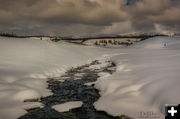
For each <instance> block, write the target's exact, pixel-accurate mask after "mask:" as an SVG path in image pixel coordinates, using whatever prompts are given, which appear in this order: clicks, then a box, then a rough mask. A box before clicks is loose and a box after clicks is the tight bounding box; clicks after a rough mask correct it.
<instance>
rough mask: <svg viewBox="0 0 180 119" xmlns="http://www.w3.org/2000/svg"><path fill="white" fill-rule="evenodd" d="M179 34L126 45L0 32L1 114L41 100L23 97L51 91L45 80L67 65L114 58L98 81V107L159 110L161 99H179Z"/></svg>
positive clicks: (13, 114) (5, 116)
mask: <svg viewBox="0 0 180 119" xmlns="http://www.w3.org/2000/svg"><path fill="white" fill-rule="evenodd" d="M179 53H180V38H179V37H155V38H151V39H148V40H145V41H142V42H139V43H136V44H134V45H132V46H130V47H127V48H125V47H123V48H120V47H119V48H116V49H115V48H102V47H101V48H100V47H95V46H82V45H75V44H70V43H65V42H51V41H49V40H39V39H36V38H21V39H15V38H5V37H0V117H1V118H2V119H15V118H17V117H19V116H21V115H23V114H25V113H26V111H25V110H24V109H27V108H29V107H34V106H36V105H39V106H43V105H42V104H39V103H23V101H24V100H26V99H32V98H39V97H41V96H47V95H50V94H51V92H50V91H49V90H47V89H46V87H47V84H46V81H47V79H48V78H51V77H58V76H60V75H61V74H62V73H63V72H65V71H66V69H68V68H71V67H75V66H78V65H82V64H86V63H88V62H89V61H92V60H95V59H98V60H101V59H107V58H108V59H109V60H111V61H113V62H115V63H116V65H117V71H116V72H115V73H114V74H113V75H106V74H103V73H102V74H99V75H100V76H102V77H101V78H99V80H98V81H97V82H96V85H95V86H96V87H97V88H98V89H100V93H101V96H102V97H101V98H100V99H99V100H98V101H97V102H96V103H95V104H94V105H95V107H96V109H99V110H105V111H107V112H108V113H110V114H112V115H121V114H126V115H129V116H136V115H138V114H139V112H141V111H143V112H148V111H150V112H154V113H160V115H161V116H163V110H164V104H166V103H168V104H169V103H170V104H171V103H180V102H179V100H180V95H179V94H178V92H179V90H180V73H179V71H180V63H179V61H180V54H179ZM172 97H173V98H172Z"/></svg>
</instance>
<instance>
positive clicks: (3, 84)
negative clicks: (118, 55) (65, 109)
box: [0, 37, 106, 119]
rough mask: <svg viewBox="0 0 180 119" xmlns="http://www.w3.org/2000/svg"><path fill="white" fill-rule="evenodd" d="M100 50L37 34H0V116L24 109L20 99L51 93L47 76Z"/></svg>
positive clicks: (7, 117) (11, 118) (9, 117)
mask: <svg viewBox="0 0 180 119" xmlns="http://www.w3.org/2000/svg"><path fill="white" fill-rule="evenodd" d="M97 51H98V52H97ZM104 52H106V49H102V48H96V47H87V46H86V47H85V46H80V45H73V44H68V43H64V42H58V43H55V42H51V41H49V40H39V38H6V37H0V118H2V119H16V118H18V117H19V116H21V115H23V114H25V113H27V112H26V111H25V110H24V108H23V105H25V103H23V101H24V100H26V99H34V98H40V97H44V96H48V95H50V94H51V92H50V90H47V89H46V88H47V83H46V81H47V79H48V78H52V77H58V76H60V75H62V74H63V73H64V72H65V71H66V70H67V69H70V68H72V67H76V66H78V65H82V64H86V63H89V62H90V61H92V60H95V59H98V58H101V57H102V56H103V54H104ZM29 106H30V105H29ZM32 106H33V107H34V104H33V105H32Z"/></svg>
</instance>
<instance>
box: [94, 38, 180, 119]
mask: <svg viewBox="0 0 180 119" xmlns="http://www.w3.org/2000/svg"><path fill="white" fill-rule="evenodd" d="M164 43H167V45H166V46H165V47H164ZM179 48H180V38H178V37H176V38H172V37H171V38H167V37H157V38H152V39H149V40H147V41H143V42H140V43H137V44H136V45H135V46H133V47H131V48H129V49H124V50H121V51H122V52H124V53H125V54H121V55H116V56H113V57H112V58H111V60H112V61H114V62H115V63H116V64H117V71H116V72H115V73H114V74H113V75H110V76H105V77H101V78H99V79H98V81H97V82H96V87H97V88H99V89H100V90H101V92H100V93H101V96H102V97H101V98H100V99H99V100H98V101H97V102H96V103H95V104H94V105H95V108H96V109H98V110H105V111H107V112H108V113H110V114H112V115H121V114H125V115H128V116H131V117H134V118H138V117H139V115H140V112H144V113H146V112H150V113H152V112H153V113H154V114H156V116H158V117H159V118H164V105H165V104H179V103H180V95H179V91H180V73H179V72H180V63H179V61H180V54H179V53H180V50H179ZM159 118H158V119H159Z"/></svg>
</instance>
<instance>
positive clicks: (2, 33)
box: [0, 32, 17, 37]
mask: <svg viewBox="0 0 180 119" xmlns="http://www.w3.org/2000/svg"><path fill="white" fill-rule="evenodd" d="M0 36H6V37H17V35H16V34H15V33H13V32H11V33H9V32H0Z"/></svg>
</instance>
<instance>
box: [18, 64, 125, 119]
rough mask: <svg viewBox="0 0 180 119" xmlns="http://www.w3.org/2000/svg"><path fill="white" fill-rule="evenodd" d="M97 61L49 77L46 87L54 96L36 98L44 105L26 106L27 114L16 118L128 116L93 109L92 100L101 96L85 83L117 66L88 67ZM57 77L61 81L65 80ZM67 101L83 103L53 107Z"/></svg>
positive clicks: (60, 118)
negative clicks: (59, 108) (65, 108)
mask: <svg viewBox="0 0 180 119" xmlns="http://www.w3.org/2000/svg"><path fill="white" fill-rule="evenodd" d="M99 64H100V62H98V61H93V62H92V63H90V64H87V65H83V66H80V67H77V68H72V69H70V70H69V71H67V72H66V73H65V74H64V75H63V76H61V77H59V78H54V79H53V78H52V79H49V80H48V89H50V90H51V91H52V92H53V95H51V96H48V97H43V98H41V99H40V100H37V101H39V102H41V103H42V104H44V107H43V108H34V109H29V110H27V111H28V113H27V114H26V115H24V116H22V117H20V118H19V119H121V118H123V119H127V117H125V116H121V117H113V116H111V115H108V114H107V113H106V112H103V111H97V110H96V109H95V108H94V106H93V104H94V102H96V101H97V100H98V99H99V97H100V95H99V91H98V90H97V89H96V88H95V87H94V85H93V84H92V85H88V86H87V85H85V84H86V83H90V82H94V81H96V80H97V78H98V77H99V76H98V73H100V72H106V73H110V74H112V73H113V72H114V71H115V67H116V66H115V64H114V63H112V62H108V63H107V66H105V67H102V68H99V69H93V70H92V69H90V68H88V67H90V66H92V65H99ZM79 74H81V75H79ZM77 78H78V80H76V79H77ZM64 79H65V80H64ZM60 80H64V82H62V81H60ZM29 101H31V102H33V101H36V100H29ZM70 101H82V102H83V105H82V107H79V108H75V109H71V110H70V111H68V112H62V113H61V112H57V111H56V110H54V109H53V108H52V106H54V105H58V104H63V103H66V102H70Z"/></svg>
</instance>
